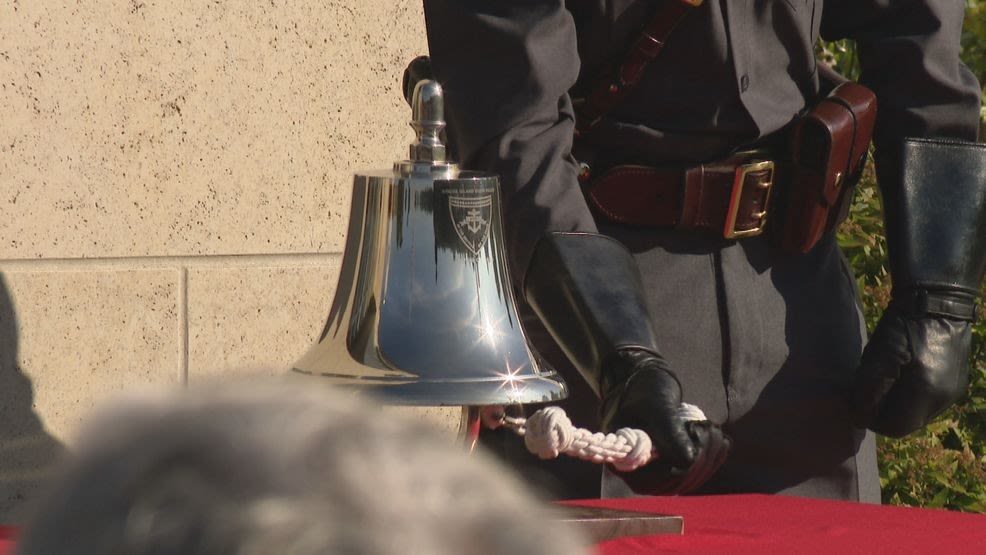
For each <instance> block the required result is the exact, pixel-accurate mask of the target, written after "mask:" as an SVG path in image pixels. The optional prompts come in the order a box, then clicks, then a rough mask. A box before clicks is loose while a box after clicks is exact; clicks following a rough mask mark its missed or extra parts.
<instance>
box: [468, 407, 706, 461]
mask: <svg viewBox="0 0 986 555" xmlns="http://www.w3.org/2000/svg"><path fill="white" fill-rule="evenodd" d="M677 415H678V417H679V418H681V419H683V420H686V421H702V420H707V418H706V417H705V414H704V413H703V412H702V410H701V409H699V408H698V407H696V406H695V405H689V404H687V403H682V404H681V405H680V406H679V407H678V412H677ZM487 425H490V426H491V427H494V428H495V427H497V426H505V427H507V428H509V429H510V430H513V431H514V433H516V434H517V435H519V436H522V437H523V438H524V445H526V446H527V450H528V451H530V452H531V453H534V454H535V455H537V456H538V457H540V458H542V459H554V458H557V457H558V455H560V454H562V453H564V454H566V455H570V456H573V457H578V458H580V459H582V460H585V461H592V462H594V463H600V464H602V463H609V464H612V465H613V466H614V467H615V468H616V469H617V470H619V471H621V472H629V471H631V470H636V469H637V468H640V467H641V466H644V465H645V464H647V463H649V462H650V461H652V460H654V459H656V458H657V457H658V456H659V455H658V452H657V450H655V449H654V446H653V444H652V443H651V439H650V436H648V435H647V434H646V433H645V432H644V431H643V430H636V429H633V428H620V429H619V430H616V432H613V433H611V434H604V433H601V432H597V433H592V432H590V431H589V430H586V429H585V428H576V427H575V425H573V424H572V421H571V420H570V419H569V418H568V415H567V414H565V410H564V409H562V408H561V407H547V408H543V409H541V410H539V411H537V412H535V413H534V414H532V415H531V416H530V417H528V418H518V417H510V416H506V415H505V414H503V415H498V418H494V422H492V423H491V422H489V421H487Z"/></svg>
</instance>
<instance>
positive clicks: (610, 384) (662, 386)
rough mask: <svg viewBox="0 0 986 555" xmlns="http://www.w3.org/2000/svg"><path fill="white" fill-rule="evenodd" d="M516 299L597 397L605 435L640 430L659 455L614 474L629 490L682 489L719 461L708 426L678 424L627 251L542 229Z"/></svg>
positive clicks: (720, 444) (675, 397)
mask: <svg viewBox="0 0 986 555" xmlns="http://www.w3.org/2000/svg"><path fill="white" fill-rule="evenodd" d="M524 294H525V297H526V298H527V301H528V302H529V303H530V304H531V307H532V308H533V309H534V311H535V312H536V313H537V314H538V317H539V318H540V319H541V321H542V322H543V323H544V324H545V327H546V328H547V329H548V331H549V332H551V335H552V336H553V337H554V338H555V340H556V341H557V342H558V344H559V346H561V348H562V350H564V351H565V354H566V356H567V357H568V358H569V360H571V361H572V363H573V364H574V365H575V367H576V368H577V369H578V370H579V372H580V373H581V374H582V375H583V376H584V377H585V378H586V380H587V381H588V382H589V385H590V386H592V387H593V388H594V389H595V390H596V392H597V393H599V394H600V396H601V397H602V401H603V415H602V416H603V426H604V431H615V430H616V429H618V428H622V427H633V428H639V429H642V430H643V431H645V432H647V434H648V435H649V436H650V437H651V441H652V442H653V444H654V445H655V446H656V448H657V450H658V453H659V457H660V458H659V459H658V460H657V461H654V462H651V463H649V464H648V465H646V466H644V467H642V468H639V469H637V470H635V471H633V472H627V473H620V475H621V477H622V478H624V481H626V482H627V484H628V485H629V486H630V487H631V488H633V489H634V491H636V492H638V493H647V494H661V493H683V492H686V491H689V490H692V489H695V488H697V487H699V486H700V485H702V483H704V482H705V481H706V480H708V479H709V478H710V477H711V476H712V474H713V473H714V472H715V471H716V470H717V469H718V468H719V466H721V465H722V463H723V461H725V459H726V454H727V453H728V451H729V440H728V439H727V438H726V437H725V435H724V434H723V433H722V431H721V430H720V429H719V427H718V426H717V425H715V424H713V423H711V422H708V421H704V422H702V423H696V422H692V423H689V422H686V421H685V420H684V419H683V417H682V415H681V414H680V405H681V385H680V384H679V383H678V380H677V378H676V377H675V376H674V374H673V373H672V372H671V370H670V369H669V368H668V365H667V363H666V361H665V360H664V358H663V357H662V356H661V355H660V351H659V350H658V348H657V345H656V343H657V342H656V339H655V336H654V331H653V326H652V325H651V321H650V315H649V314H648V313H647V310H646V302H645V300H644V297H643V283H642V282H641V279H640V273H639V271H638V269H637V265H636V261H635V260H634V259H633V255H632V254H630V252H629V251H628V250H627V249H626V247H624V246H623V245H622V244H620V243H619V242H617V241H615V240H614V239H612V238H609V237H606V236H604V235H598V234H591V233H551V234H548V235H546V236H545V237H544V238H542V239H541V241H540V242H539V243H538V246H537V248H536V249H535V252H534V256H533V258H532V261H531V264H530V266H529V268H528V271H527V275H526V280H525V284H524Z"/></svg>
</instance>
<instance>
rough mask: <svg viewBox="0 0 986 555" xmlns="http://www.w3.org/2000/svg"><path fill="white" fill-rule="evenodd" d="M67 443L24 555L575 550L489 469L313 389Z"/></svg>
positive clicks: (201, 396)
mask: <svg viewBox="0 0 986 555" xmlns="http://www.w3.org/2000/svg"><path fill="white" fill-rule="evenodd" d="M78 445H79V448H78V451H77V453H76V456H75V458H73V459H72V460H71V461H70V462H69V464H68V465H67V468H65V469H64V472H63V474H62V475H61V476H60V477H59V478H58V479H57V480H56V481H55V483H54V484H53V486H54V487H53V490H52V491H51V492H50V494H49V496H48V498H47V500H46V501H45V502H44V503H43V504H42V505H41V506H40V507H38V510H37V512H36V515H35V517H34V519H33V520H32V521H31V522H30V523H29V525H28V526H27V527H26V528H25V530H24V533H23V535H22V536H21V539H20V541H19V546H18V553H20V554H21V555H39V554H58V555H72V554H80V555H81V554H84V555H95V554H132V555H151V554H155V555H171V554H175V555H177V554H182V555H198V554H203V555H204V554H229V555H271V554H285V555H309V554H322V553H353V554H363V553H366V554H370V553H379V554H401V555H403V554H408V553H428V554H446V553H448V554H452V553H456V554H458V553H476V554H485V553H491V554H492V553H518V554H534V553H538V554H542V553H543V554H552V553H559V554H560V553H577V552H580V548H579V545H580V544H581V542H580V541H579V538H577V537H576V536H575V535H574V533H573V532H572V531H570V530H569V529H568V528H563V527H562V526H561V525H560V524H557V523H553V522H552V521H551V519H550V518H549V517H546V516H545V514H544V509H543V508H542V507H541V506H540V505H539V504H538V503H537V502H536V501H534V500H533V499H532V498H531V497H530V496H528V495H527V494H526V493H525V492H524V491H523V490H522V488H521V486H520V485H519V483H518V482H517V481H515V480H514V479H513V478H512V477H510V476H507V475H506V474H505V473H504V470H502V469H501V468H500V467H498V466H496V465H494V464H493V463H492V462H491V461H489V460H487V459H486V458H484V457H482V456H476V455H467V454H466V453H464V452H463V450H462V449H461V448H457V447H456V446H453V445H450V444H449V443H448V442H447V441H442V440H440V439H438V438H436V437H435V436H433V435H432V434H431V431H430V430H428V429H425V428H422V427H420V425H418V424H414V423H411V422H409V421H407V420H404V419H401V418H398V417H395V416H394V415H389V414H385V413H383V412H381V411H380V410H379V409H372V408H367V407H365V406H363V405H361V404H359V402H358V401H357V400H355V399H352V398H351V397H348V396H341V395H340V394H338V393H334V392H330V391H327V390H325V389H324V388H321V387H312V386H311V384H308V385H307V386H305V385H297V384H295V385H291V384H284V383H277V384H267V385H263V386H262V385H256V384H245V383H239V384H228V383H227V384H224V385H222V386H221V387H218V386H214V387H209V388H205V389H197V390H191V391H174V392H161V393H150V394H141V395H132V396H130V397H129V398H127V399H126V400H125V401H124V402H122V403H120V404H117V405H115V406H114V407H112V408H110V409H108V410H105V411H103V412H102V413H101V414H100V415H99V416H97V417H96V418H95V419H94V420H93V421H92V422H91V423H90V424H89V425H88V427H87V431H86V432H85V433H84V434H83V436H82V437H81V438H80V441H79V442H78Z"/></svg>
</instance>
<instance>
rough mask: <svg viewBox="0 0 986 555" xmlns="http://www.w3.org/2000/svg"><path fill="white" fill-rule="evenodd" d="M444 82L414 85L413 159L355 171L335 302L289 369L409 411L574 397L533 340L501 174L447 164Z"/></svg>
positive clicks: (411, 156) (411, 150)
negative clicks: (510, 252)
mask: <svg viewBox="0 0 986 555" xmlns="http://www.w3.org/2000/svg"><path fill="white" fill-rule="evenodd" d="M442 100H443V99H442V91H441V87H440V86H439V85H438V84H437V83H436V82H434V81H424V82H422V83H419V84H418V86H417V87H416V89H415V92H414V99H413V101H412V123H411V126H412V127H413V128H414V129H415V132H416V134H417V141H416V142H415V143H414V144H412V145H411V149H410V159H409V160H406V161H403V162H398V163H396V164H394V167H393V169H392V170H389V171H388V170H382V171H376V172H366V173H358V174H357V175H356V176H355V179H354V182H353V197H352V207H351V211H350V220H349V228H348V231H347V236H346V247H345V253H344V255H343V262H342V268H341V272H340V275H339V282H338V285H337V287H336V294H335V299H334V301H333V303H332V308H331V309H330V311H329V318H328V322H327V323H326V326H325V329H324V330H323V332H322V335H321V337H320V339H319V342H318V343H317V344H316V345H315V346H313V347H312V348H311V349H310V350H309V351H308V353H307V354H305V355H304V356H303V357H302V358H301V360H299V361H298V362H297V363H296V364H295V365H294V369H293V370H294V372H297V373H300V374H305V375H310V376H317V377H321V378H323V379H325V380H328V381H330V382H331V383H334V384H339V385H353V386H358V387H359V388H360V389H361V390H369V391H371V392H373V393H377V394H380V395H383V396H385V397H386V400H387V401H388V402H391V403H394V404H406V405H427V406H437V405H498V404H512V403H539V402H548V401H555V400H558V399H561V398H563V397H565V396H566V395H567V389H566V386H565V383H564V382H563V381H562V379H561V378H560V377H559V376H558V375H557V374H556V373H555V371H554V370H553V369H551V368H550V367H549V366H547V365H546V364H545V363H544V362H543V361H541V360H540V358H539V357H538V356H537V354H536V352H535V351H534V350H533V349H532V348H531V347H530V346H529V345H528V342H527V339H526V337H525V335H524V332H523V329H522V327H521V324H520V320H519V318H518V315H517V309H516V302H515V300H514V296H513V288H512V286H511V282H510V274H509V272H508V270H507V260H506V256H505V253H504V249H503V240H502V237H503V233H502V222H501V214H500V196H499V195H500V193H499V180H498V178H497V176H495V175H492V174H486V173H479V172H467V171H460V170H459V169H458V167H457V166H456V165H455V164H453V163H450V162H447V161H446V160H445V147H444V145H443V144H442V142H441V140H440V138H439V136H440V133H441V131H442V129H443V128H444V125H445V124H444V121H443V119H444V118H443V113H442V110H443V102H442Z"/></svg>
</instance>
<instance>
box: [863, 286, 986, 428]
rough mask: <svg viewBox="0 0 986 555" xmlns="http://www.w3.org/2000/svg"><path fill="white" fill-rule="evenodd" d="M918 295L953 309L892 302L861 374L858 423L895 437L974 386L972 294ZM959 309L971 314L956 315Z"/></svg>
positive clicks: (866, 352) (924, 421)
mask: <svg viewBox="0 0 986 555" xmlns="http://www.w3.org/2000/svg"><path fill="white" fill-rule="evenodd" d="M915 295H918V296H927V298H929V299H931V300H932V302H935V303H936V304H941V303H943V302H944V303H948V304H951V305H953V306H952V312H951V314H949V315H945V314H941V313H936V312H928V311H927V309H920V308H918V309H914V308H908V307H906V306H905V305H907V304H909V303H905V302H901V301H898V300H897V299H894V300H892V301H891V302H890V305H889V306H888V307H887V311H886V312H885V313H884V315H883V317H882V318H880V322H879V324H877V328H876V330H875V331H874V332H873V336H872V337H871V338H870V341H869V343H868V344H867V345H866V349H865V350H864V351H863V358H862V360H861V361H860V366H859V373H858V374H857V378H856V388H855V391H854V397H853V408H854V419H855V421H856V423H857V424H858V425H860V426H861V427H869V428H871V429H873V430H874V431H876V432H878V433H881V434H883V435H887V436H892V437H903V436H905V435H907V434H909V433H911V432H913V431H916V430H918V429H920V428H922V427H924V426H925V425H926V424H927V423H928V422H930V421H931V419H933V418H934V417H935V416H937V415H939V414H940V413H941V412H942V411H944V410H945V409H947V408H948V407H950V406H952V404H953V403H955V402H956V401H958V400H959V399H960V398H961V397H962V396H963V395H964V394H965V392H966V389H967V387H968V385H969V355H970V352H971V350H972V314H973V313H974V311H975V304H974V299H973V297H972V296H971V295H967V294H966V295H963V294H962V293H960V292H954V291H953V292H948V291H938V292H936V291H924V290H922V291H919V292H917V293H915ZM959 307H964V308H965V311H964V312H965V313H966V314H969V316H968V318H960V317H957V316H956V314H957V313H958V312H959V311H958V310H957V309H958V308H959Z"/></svg>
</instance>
